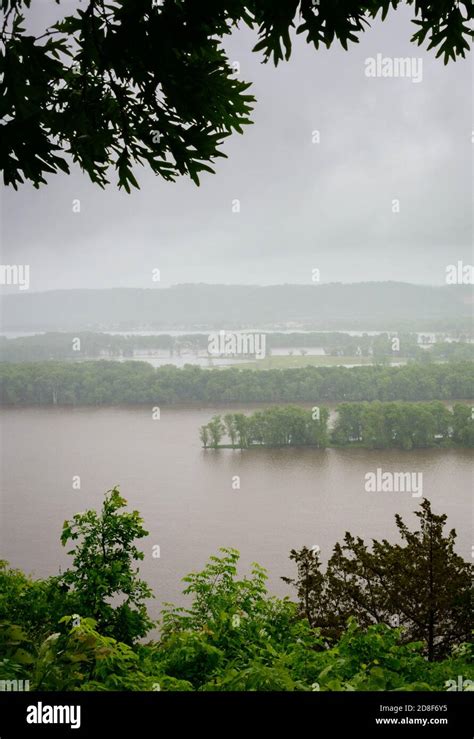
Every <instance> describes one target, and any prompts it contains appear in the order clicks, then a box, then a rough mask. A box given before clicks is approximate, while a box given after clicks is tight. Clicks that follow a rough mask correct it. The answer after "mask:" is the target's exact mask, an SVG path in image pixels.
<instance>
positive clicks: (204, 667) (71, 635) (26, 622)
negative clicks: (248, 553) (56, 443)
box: [0, 488, 474, 691]
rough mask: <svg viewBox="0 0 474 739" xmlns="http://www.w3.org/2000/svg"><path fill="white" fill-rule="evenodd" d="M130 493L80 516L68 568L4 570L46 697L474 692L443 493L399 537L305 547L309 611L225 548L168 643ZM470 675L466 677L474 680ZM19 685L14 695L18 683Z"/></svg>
mask: <svg viewBox="0 0 474 739" xmlns="http://www.w3.org/2000/svg"><path fill="white" fill-rule="evenodd" d="M126 506H127V501H126V500H125V499H124V498H123V497H122V496H121V495H120V492H119V490H118V489H117V488H114V489H113V490H111V491H109V492H108V493H107V494H106V496H105V499H104V502H103V505H102V508H101V510H100V511H95V510H89V511H85V512H84V513H79V514H76V515H75V516H73V518H72V519H71V520H68V521H65V523H64V526H63V530H62V534H61V541H62V544H63V545H64V546H68V547H70V550H69V552H68V554H69V555H71V557H72V562H71V565H70V567H69V568H68V569H67V570H66V571H65V572H64V573H62V574H59V575H55V576H52V577H48V578H45V579H33V578H31V577H29V576H27V575H25V574H24V573H23V572H21V571H20V570H16V569H12V568H10V567H9V566H8V564H7V563H6V562H0V664H1V666H2V679H3V680H4V681H6V682H8V683H9V684H10V685H11V686H12V687H11V688H10V689H15V688H14V684H15V681H17V680H28V681H29V682H30V686H29V687H30V689H31V690H32V691H64V690H67V691H69V690H83V691H90V690H115V691H117V690H118V691H134V690H136V691H147V690H162V691H249V690H265V691H313V690H321V691H346V690H375V691H386V690H403V691H406V690H423V691H431V690H468V689H472V686H473V685H474V682H473V681H474V667H473V664H472V644H469V637H470V627H471V624H470V593H471V579H472V565H471V564H469V563H468V562H466V561H464V560H463V559H462V557H460V556H459V555H458V554H457V553H456V551H455V540H456V533H455V531H454V530H451V531H450V532H449V533H445V532H444V527H445V524H446V516H445V515H437V514H435V513H434V512H433V511H432V509H431V505H430V503H429V501H428V500H424V501H423V503H422V504H421V506H420V507H419V509H418V510H417V512H416V515H417V517H418V525H417V528H415V529H414V530H411V529H409V528H408V526H407V525H406V524H405V523H404V521H403V520H402V519H401V518H400V516H396V524H397V528H398V532H399V536H400V538H399V541H397V543H396V544H391V543H389V542H388V541H386V540H383V541H376V540H375V541H373V542H372V544H371V545H367V544H366V543H365V542H364V541H363V539H361V538H360V537H355V536H353V535H351V534H350V533H347V534H346V536H345V538H344V540H343V541H342V542H340V543H337V544H336V545H335V547H334V549H333V551H332V553H331V555H330V557H329V561H328V563H327V566H326V568H325V569H323V567H322V565H321V561H320V553H319V551H318V547H317V546H313V547H312V548H311V549H310V548H308V547H303V548H302V549H300V550H292V551H291V554H290V559H291V560H292V561H293V562H294V563H295V565H296V575H295V577H294V578H289V577H283V578H282V579H283V580H285V582H287V583H289V584H291V585H292V586H293V587H294V592H295V596H296V602H293V601H292V600H290V599H289V598H287V597H285V598H277V597H274V596H271V595H270V594H269V593H268V592H267V587H266V580H267V574H266V571H265V570H264V569H263V568H262V567H260V566H259V565H257V564H254V565H253V566H252V568H251V572H250V574H249V575H244V576H242V575H241V574H240V573H239V572H238V565H239V553H238V551H236V550H234V549H222V550H220V552H219V554H218V556H212V557H211V558H210V560H209V561H208V563H207V564H206V565H205V567H204V569H203V570H202V571H200V572H193V573H191V574H189V575H188V576H187V577H186V578H184V582H185V583H186V587H185V590H184V593H185V594H186V596H187V603H188V605H187V607H185V608H182V607H176V606H174V605H173V604H167V606H166V607H165V609H164V611H163V612H162V616H161V619H160V621H159V626H160V632H159V637H158V638H155V639H152V640H147V641H146V642H144V641H143V637H144V636H146V635H147V634H148V633H149V631H150V629H151V628H152V627H153V626H156V625H157V623H156V622H154V621H153V620H152V619H151V618H150V616H149V614H148V611H147V604H146V601H147V600H148V599H149V598H150V597H153V593H152V590H151V588H150V587H149V586H148V585H147V584H146V583H145V582H144V581H143V580H141V578H140V573H139V570H138V568H137V562H139V561H140V560H142V559H143V557H144V554H143V552H142V551H141V549H139V548H138V546H137V544H138V543H139V542H140V541H143V540H144V539H146V537H147V535H148V532H147V531H146V530H145V528H144V522H143V520H142V518H141V516H140V514H139V512H138V511H133V512H129V511H127V509H126ZM459 676H462V680H461V685H460V684H459ZM6 689H8V688H6Z"/></svg>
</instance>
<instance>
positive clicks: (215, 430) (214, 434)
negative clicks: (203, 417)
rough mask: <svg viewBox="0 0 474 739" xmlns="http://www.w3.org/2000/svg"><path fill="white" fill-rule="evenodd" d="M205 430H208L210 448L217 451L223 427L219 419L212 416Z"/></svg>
mask: <svg viewBox="0 0 474 739" xmlns="http://www.w3.org/2000/svg"><path fill="white" fill-rule="evenodd" d="M207 428H208V429H209V434H210V436H211V441H212V443H211V446H212V447H213V448H214V449H217V447H218V446H219V442H220V440H221V439H222V435H223V433H224V425H223V423H222V420H221V417H220V416H214V418H212V419H211V420H210V421H209V423H208V424H207Z"/></svg>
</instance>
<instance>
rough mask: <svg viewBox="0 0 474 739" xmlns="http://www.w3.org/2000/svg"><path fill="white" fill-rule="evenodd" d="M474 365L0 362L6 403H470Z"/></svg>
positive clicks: (2, 395)
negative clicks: (258, 369)
mask: <svg viewBox="0 0 474 739" xmlns="http://www.w3.org/2000/svg"><path fill="white" fill-rule="evenodd" d="M473 386H474V363H472V362H453V363H447V364H429V365H417V364H413V365H407V366H403V367H383V366H378V365H377V366H365V367H352V368H348V367H304V368H301V369H298V368H293V369H270V370H265V371H261V372H256V371H253V370H247V369H238V368H228V369H227V368H226V369H215V370H209V369H203V368H200V367H197V366H192V365H186V366H185V367H184V368H177V367H173V366H171V365H167V366H164V367H158V368H156V369H155V368H153V367H152V366H151V365H150V364H148V363H146V362H135V361H129V362H113V361H106V360H104V361H94V362H81V363H68V362H35V363H19V364H10V363H8V362H0V403H1V404H4V405H5V404H10V405H114V404H116V405H120V404H127V403H137V404H138V403H153V404H158V405H160V404H162V405H173V404H174V403H194V402H198V403H254V402H256V403H266V402H269V403H298V402H304V403H311V404H312V405H318V404H320V403H341V402H358V401H371V400H380V401H383V402H387V401H394V400H404V401H429V400H465V399H466V400H469V399H470V398H471V397H472V388H473Z"/></svg>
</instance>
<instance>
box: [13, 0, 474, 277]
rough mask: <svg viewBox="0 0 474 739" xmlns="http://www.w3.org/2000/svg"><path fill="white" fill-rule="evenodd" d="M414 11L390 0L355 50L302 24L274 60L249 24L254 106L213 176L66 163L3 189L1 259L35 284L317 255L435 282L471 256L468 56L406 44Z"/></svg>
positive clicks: (208, 270) (368, 270) (220, 269)
mask: <svg viewBox="0 0 474 739" xmlns="http://www.w3.org/2000/svg"><path fill="white" fill-rule="evenodd" d="M38 5H42V6H43V9H42V12H43V17H44V12H45V9H47V10H49V6H51V7H56V8H57V6H54V3H53V2H52V0H51V2H49V0H42V2H41V3H39V4H38ZM60 7H61V8H62V7H64V6H60ZM53 12H57V10H55V11H53ZM411 17H412V16H411V10H410V9H406V8H404V7H403V8H401V9H400V10H398V11H397V12H395V13H394V12H392V13H391V14H390V15H389V18H388V19H387V20H386V21H385V23H383V24H382V23H380V22H378V23H376V24H375V25H374V26H373V28H372V29H370V30H369V31H367V32H366V33H365V35H364V36H363V37H362V40H361V43H360V44H359V45H356V46H352V47H350V48H349V51H348V52H344V51H343V50H342V49H341V48H340V47H337V46H334V47H333V48H332V49H331V50H329V51H327V50H320V51H318V52H316V51H315V50H314V49H313V47H310V46H308V45H307V44H306V43H305V41H304V40H303V38H302V37H301V36H299V37H297V38H296V40H295V46H294V52H293V56H292V59H291V61H290V62H289V63H284V64H282V65H281V66H279V67H278V68H277V69H275V67H274V66H273V65H272V64H270V63H269V64H266V65H262V64H261V63H260V62H261V57H260V55H259V54H252V53H251V48H252V46H253V45H254V43H255V36H254V34H252V33H250V32H249V31H248V30H246V29H245V30H242V31H239V32H237V33H235V34H234V35H233V37H232V38H231V39H229V41H228V42H227V44H226V45H227V48H228V49H229V54H230V59H231V60H232V61H234V60H235V61H238V62H239V63H240V66H241V75H240V76H241V78H243V79H245V80H248V81H252V82H253V83H254V84H253V87H252V90H251V91H252V92H253V94H255V95H256V97H257V104H256V108H255V111H254V114H253V119H254V125H253V126H248V127H247V128H246V129H245V133H244V135H243V136H239V135H238V134H235V135H234V136H233V137H232V139H231V140H230V141H229V142H228V143H227V144H226V147H225V151H226V153H227V154H228V156H229V159H228V160H218V161H217V163H216V167H217V169H216V174H215V175H207V174H206V175H204V177H203V180H202V184H201V187H200V188H197V187H196V186H195V185H194V184H193V183H192V182H190V181H188V180H186V179H181V180H179V181H178V182H177V183H175V184H172V183H166V182H164V181H162V180H160V179H159V178H158V177H156V176H154V175H153V174H152V173H151V172H149V171H147V170H145V169H143V170H138V178H139V181H140V184H141V190H140V191H137V192H133V193H132V194H131V195H127V194H126V193H121V192H119V191H118V189H117V188H116V186H115V185H114V184H111V185H110V186H109V187H108V189H107V190H106V191H102V190H100V188H98V187H97V186H94V185H92V184H91V183H90V182H89V180H88V178H87V177H86V176H85V175H83V174H82V173H81V172H80V170H79V169H77V168H74V169H73V174H72V175H70V176H69V177H68V176H66V175H57V176H55V177H52V178H50V184H49V185H48V186H47V187H42V188H41V189H40V190H39V191H38V190H35V189H34V188H33V187H31V186H29V185H24V186H23V187H21V189H20V190H19V191H18V192H14V191H13V190H6V189H4V190H3V193H2V255H1V261H2V263H3V264H29V265H30V282H31V289H32V290H34V291H37V290H47V289H55V288H69V287H89V288H90V287H116V286H127V287H156V286H157V285H156V283H154V282H152V270H153V269H154V268H158V269H160V271H161V283H160V286H163V287H166V286H168V285H172V284H177V283H185V282H209V283H231V284H236V283H251V284H276V283H311V278H312V270H313V269H315V268H317V269H319V270H320V277H321V282H356V281H366V280H404V281H407V282H416V283H431V284H443V283H444V278H445V268H446V265H448V264H450V263H453V262H456V261H457V260H463V261H464V263H465V264H467V263H470V264H472V252H471V246H470V245H471V242H472V210H471V209H472V175H471V161H472V142H471V131H472V128H473V125H472V116H471V103H472V68H471V60H470V59H469V60H467V61H462V60H461V61H458V62H456V63H450V64H449V65H448V66H447V67H444V66H443V64H442V62H441V61H440V60H436V59H435V58H434V54H433V53H432V52H426V51H425V49H419V48H418V47H415V46H414V45H412V44H410V43H409V38H410V36H411V34H412V33H413V31H414V28H415V27H414V26H413V25H412V24H411V23H410V18H411ZM377 53H381V54H382V55H383V56H390V57H407V56H408V57H416V58H419V57H421V58H422V60H423V79H422V81H421V82H419V83H415V82H413V81H412V80H411V79H409V78H398V79H397V78H368V77H366V76H365V64H364V62H365V60H366V58H367V57H375V56H376V55H377ZM315 130H318V131H319V132H320V143H313V142H312V133H313V131H315ZM112 176H113V173H112ZM77 198H78V199H80V202H81V212H80V213H73V210H72V202H73V200H74V199H77ZM234 199H239V200H240V202H241V211H240V213H233V212H232V201H233V200H234ZM394 199H398V200H399V201H400V212H399V213H393V212H392V201H393V200H394Z"/></svg>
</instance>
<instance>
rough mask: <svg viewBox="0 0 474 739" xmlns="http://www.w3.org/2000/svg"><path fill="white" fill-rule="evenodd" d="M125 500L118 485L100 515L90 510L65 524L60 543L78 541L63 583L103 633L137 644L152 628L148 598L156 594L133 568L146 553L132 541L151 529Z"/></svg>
mask: <svg viewBox="0 0 474 739" xmlns="http://www.w3.org/2000/svg"><path fill="white" fill-rule="evenodd" d="M126 504H127V501H126V500H125V499H124V498H122V496H121V495H120V493H119V491H118V489H117V488H116V487H115V488H113V489H112V490H109V491H108V492H107V494H106V496H105V499H104V502H103V505H102V509H101V511H100V513H97V512H96V511H94V510H89V511H86V512H85V513H77V514H76V515H75V516H74V517H73V519H72V520H71V521H65V522H64V526H63V530H62V532H61V543H62V544H63V546H66V544H67V543H68V542H69V541H72V542H77V543H75V544H74V545H73V548H72V549H71V550H70V551H69V552H68V554H71V555H72V556H73V568H72V569H70V570H67V571H66V572H65V573H64V575H63V576H62V582H63V583H64V585H65V586H67V588H70V589H71V591H72V592H73V593H74V595H75V596H76V598H77V602H78V611H79V613H80V614H82V615H84V616H89V617H91V618H93V619H94V620H95V621H96V622H97V624H98V627H99V629H100V630H101V632H102V633H104V634H106V635H110V636H113V637H114V638H116V639H119V640H120V641H123V642H126V643H133V642H134V641H135V640H136V639H137V638H139V637H142V636H145V634H146V633H147V632H148V631H149V630H150V628H151V626H152V622H151V620H150V618H149V617H148V614H147V610H146V605H145V601H146V599H147V598H151V597H152V595H153V594H152V591H151V589H150V588H149V587H148V585H147V584H146V583H145V582H144V581H143V580H140V578H139V577H138V570H136V569H135V568H134V563H135V562H136V561H137V560H142V559H143V556H144V555H143V552H141V551H140V550H139V549H137V547H136V545H135V543H134V542H135V540H136V539H142V538H143V537H145V536H147V535H148V531H145V529H144V528H143V526H142V523H143V521H142V518H141V516H140V514H139V513H138V511H132V512H131V513H128V512H119V511H120V509H121V508H124V507H125V506H126ZM117 598H119V599H122V602H121V603H120V604H119V605H115V604H114V602H113V599H115V600H116V599H117Z"/></svg>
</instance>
